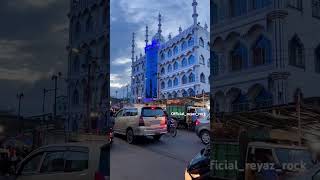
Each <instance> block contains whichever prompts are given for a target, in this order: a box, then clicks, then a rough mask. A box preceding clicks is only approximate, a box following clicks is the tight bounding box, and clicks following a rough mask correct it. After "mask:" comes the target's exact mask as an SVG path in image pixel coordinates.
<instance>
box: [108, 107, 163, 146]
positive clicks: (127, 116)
mask: <svg viewBox="0 0 320 180" xmlns="http://www.w3.org/2000/svg"><path fill="white" fill-rule="evenodd" d="M113 130H114V133H116V134H122V135H125V136H126V137H127V142H128V143H130V144H132V143H134V141H135V139H136V137H137V136H152V137H153V138H154V139H155V140H159V139H160V138H161V136H162V135H163V134H165V133H167V118H166V115H165V113H164V110H163V109H162V108H161V107H153V106H151V107H148V106H143V107H128V108H123V109H121V110H120V111H118V113H117V114H116V115H115V122H114V127H113Z"/></svg>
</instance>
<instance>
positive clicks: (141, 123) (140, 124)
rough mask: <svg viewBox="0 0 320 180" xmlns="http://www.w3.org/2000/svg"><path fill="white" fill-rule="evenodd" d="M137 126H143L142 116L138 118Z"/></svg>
mask: <svg viewBox="0 0 320 180" xmlns="http://www.w3.org/2000/svg"><path fill="white" fill-rule="evenodd" d="M139 126H144V120H143V117H142V116H140V118H139Z"/></svg>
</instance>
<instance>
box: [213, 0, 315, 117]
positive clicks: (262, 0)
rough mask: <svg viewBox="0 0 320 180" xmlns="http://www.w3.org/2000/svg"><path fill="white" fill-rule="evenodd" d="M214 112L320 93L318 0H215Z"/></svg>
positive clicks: (269, 104)
mask: <svg viewBox="0 0 320 180" xmlns="http://www.w3.org/2000/svg"><path fill="white" fill-rule="evenodd" d="M211 7H212V9H211V24H213V26H212V29H211V33H212V36H211V42H212V47H213V51H212V52H211V56H212V63H211V64H212V66H211V67H212V69H211V74H212V75H213V76H212V79H211V84H213V86H211V93H212V95H213V97H214V101H215V104H214V105H215V111H216V112H219V111H220V112H230V111H242V110H247V109H252V108H260V107H266V106H271V105H281V104H287V103H291V102H294V101H295V99H296V97H297V94H298V92H301V93H302V95H303V97H304V98H310V97H319V92H320V86H317V85H316V84H318V83H319V82H320V36H319V35H317V34H319V32H320V1H319V0H308V1H307V0H230V1H226V0H213V1H211Z"/></svg>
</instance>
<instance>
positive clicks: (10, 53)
mask: <svg viewBox="0 0 320 180" xmlns="http://www.w3.org/2000/svg"><path fill="white" fill-rule="evenodd" d="M25 46H27V42H26V41H22V40H0V61H1V62H4V61H7V60H13V59H16V58H17V57H19V58H21V59H30V58H32V57H33V55H32V54H31V53H28V52H23V50H22V49H23V48H24V47H25Z"/></svg>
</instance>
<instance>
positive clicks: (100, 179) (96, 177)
mask: <svg viewBox="0 0 320 180" xmlns="http://www.w3.org/2000/svg"><path fill="white" fill-rule="evenodd" d="M94 180H105V179H104V176H103V175H102V174H101V173H100V172H96V173H95V175H94Z"/></svg>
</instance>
